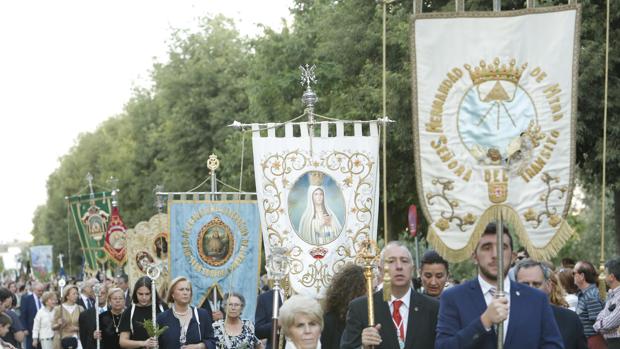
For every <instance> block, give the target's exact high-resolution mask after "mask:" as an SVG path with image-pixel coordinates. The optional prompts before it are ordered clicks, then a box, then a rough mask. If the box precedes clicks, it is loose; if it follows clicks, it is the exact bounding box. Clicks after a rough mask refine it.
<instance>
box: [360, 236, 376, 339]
mask: <svg viewBox="0 0 620 349" xmlns="http://www.w3.org/2000/svg"><path fill="white" fill-rule="evenodd" d="M378 250H379V248H378V247H377V244H376V243H375V242H374V241H372V240H364V241H362V242H361V243H360V250H359V252H358V254H357V257H356V260H357V262H358V263H360V264H362V266H363V268H364V277H365V278H366V291H367V295H368V326H370V327H373V326H374V325H375V308H374V302H373V297H372V296H373V295H372V294H373V291H374V287H373V285H372V280H373V278H374V270H375V268H376V266H377V260H378V259H379V253H378Z"/></svg>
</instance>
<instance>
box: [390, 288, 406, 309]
mask: <svg viewBox="0 0 620 349" xmlns="http://www.w3.org/2000/svg"><path fill="white" fill-rule="evenodd" d="M397 299H400V300H401V301H402V302H403V305H404V306H405V308H406V309H409V302H410V301H411V287H410V288H409V290H407V293H405V295H404V296H402V297H401V298H396V297H394V295H390V302H389V305H390V306H391V305H392V303H394V301H395V300H397Z"/></svg>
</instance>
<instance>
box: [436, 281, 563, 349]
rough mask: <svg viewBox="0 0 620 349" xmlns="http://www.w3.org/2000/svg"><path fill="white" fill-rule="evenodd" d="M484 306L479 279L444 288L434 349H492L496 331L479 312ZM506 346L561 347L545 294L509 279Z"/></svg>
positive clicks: (512, 348)
mask: <svg viewBox="0 0 620 349" xmlns="http://www.w3.org/2000/svg"><path fill="white" fill-rule="evenodd" d="M486 308H487V305H486V302H485V301H484V296H483V295H482V290H481V289H480V283H479V282H478V279H477V278H475V279H473V280H469V281H466V282H465V283H463V284H462V285H458V286H455V287H453V288H449V289H447V290H445V291H444V292H443V293H442V294H441V299H440V305H439V318H438V320H437V338H436V340H435V349H457V348H458V349H470V348H471V349H493V348H496V347H497V336H496V334H495V330H493V329H491V330H490V331H487V330H486V329H485V328H484V326H483V325H482V322H481V321H480V315H482V313H483V312H484V311H485V310H486ZM504 330H505V331H507V332H506V339H505V341H504V348H505V349H537V348H540V349H560V348H564V346H563V341H562V337H561V335H560V331H559V330H558V326H557V324H556V322H555V318H554V316H553V312H552V310H551V306H550V305H549V300H548V299H547V295H545V294H544V293H542V292H541V291H539V290H536V289H534V288H531V287H529V286H525V285H521V284H517V283H515V282H513V281H510V315H509V321H508V328H507V329H504Z"/></svg>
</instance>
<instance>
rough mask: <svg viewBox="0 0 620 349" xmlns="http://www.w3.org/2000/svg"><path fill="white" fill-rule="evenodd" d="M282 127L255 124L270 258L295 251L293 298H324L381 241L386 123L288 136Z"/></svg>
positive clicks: (299, 126)
mask: <svg viewBox="0 0 620 349" xmlns="http://www.w3.org/2000/svg"><path fill="white" fill-rule="evenodd" d="M274 126H275V125H270V127H268V130H262V131H259V127H258V125H252V128H253V138H252V144H253V148H254V171H255V179H256V191H257V196H258V202H259V205H258V208H259V212H260V219H261V226H262V227H263V231H262V233H263V241H264V245H265V253H266V255H267V256H269V255H270V249H271V248H272V247H276V246H282V247H285V248H287V249H288V250H289V251H290V255H289V260H290V272H289V279H288V281H289V285H290V286H291V288H292V290H293V292H294V293H298V294H306V295H308V296H312V297H317V298H321V297H322V296H323V295H324V293H325V290H326V288H327V287H328V286H329V284H330V281H331V278H332V276H333V275H334V273H335V272H337V271H338V270H339V268H340V267H342V265H344V264H345V263H346V262H348V261H351V260H352V259H353V258H355V257H356V255H357V251H358V249H359V248H360V242H362V241H365V240H368V239H370V240H373V241H376V237H377V217H378V211H377V209H378V204H379V186H378V180H379V176H378V164H379V156H378V154H379V133H378V124H377V122H376V121H372V122H355V123H353V125H351V124H349V125H345V124H344V123H343V122H340V121H339V122H319V123H315V124H314V125H313V127H310V126H309V125H308V124H307V123H287V124H285V125H284V126H283V128H284V137H282V136H281V135H279V136H276V130H275V128H274ZM345 126H352V127H351V128H352V130H351V131H352V132H351V133H352V134H345ZM314 131H320V134H316V135H315V134H314V133H315V132H314Z"/></svg>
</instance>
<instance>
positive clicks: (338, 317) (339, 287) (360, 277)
mask: <svg viewBox="0 0 620 349" xmlns="http://www.w3.org/2000/svg"><path fill="white" fill-rule="evenodd" d="M364 294H366V279H365V278H364V270H363V269H362V267H360V266H359V265H356V264H352V263H350V264H346V265H345V266H344V267H342V269H340V270H339V271H338V272H337V273H336V274H334V277H333V278H332V283H331V285H330V286H329V288H328V289H327V293H326V295H325V300H324V305H323V309H324V312H325V315H323V323H324V327H323V332H322V333H321V347H322V348H340V337H342V332H343V331H344V327H345V324H346V321H347V319H346V317H347V309H348V307H349V303H350V302H351V301H352V300H353V299H355V298H357V297H360V296H363V295H364Z"/></svg>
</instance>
